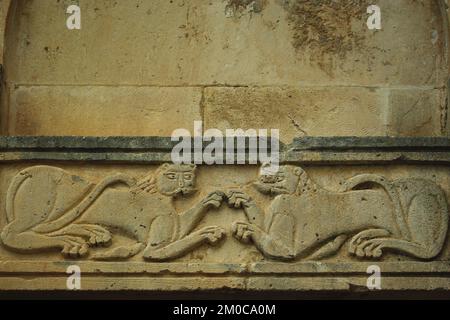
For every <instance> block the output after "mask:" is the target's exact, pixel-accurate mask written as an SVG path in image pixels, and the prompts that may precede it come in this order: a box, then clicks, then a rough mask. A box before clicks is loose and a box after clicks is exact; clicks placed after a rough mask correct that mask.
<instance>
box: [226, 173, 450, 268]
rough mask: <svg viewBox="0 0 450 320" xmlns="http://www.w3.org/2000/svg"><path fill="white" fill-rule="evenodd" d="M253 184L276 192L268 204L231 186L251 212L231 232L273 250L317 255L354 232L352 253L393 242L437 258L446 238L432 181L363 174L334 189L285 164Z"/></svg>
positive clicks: (376, 253) (375, 251) (269, 253)
mask: <svg viewBox="0 0 450 320" xmlns="http://www.w3.org/2000/svg"><path fill="white" fill-rule="evenodd" d="M255 186H256V188H257V189H258V190H259V191H260V192H262V193H264V194H270V195H273V196H274V199H273V201H272V202H271V205H270V206H269V208H267V210H266V212H264V211H263V210H261V209H260V208H259V207H258V206H257V205H256V204H255V203H254V201H252V199H251V198H250V197H249V196H248V195H246V194H245V193H244V192H242V191H241V190H231V191H229V192H228V194H227V196H228V198H229V203H230V205H232V206H234V207H236V208H243V209H244V211H245V213H246V216H247V218H248V221H247V222H236V223H235V224H234V226H233V234H234V236H235V237H236V238H237V239H238V240H240V241H241V242H243V243H250V242H252V243H254V244H255V245H256V247H257V248H258V249H259V250H260V251H261V252H262V253H263V254H264V255H265V256H266V257H269V258H273V259H280V260H294V259H302V258H305V259H311V260H318V259H322V258H325V257H328V256H331V255H333V254H336V253H337V252H338V251H339V250H340V248H341V247H342V246H343V244H344V243H345V242H346V241H347V240H350V243H349V251H350V253H351V254H353V255H356V256H357V257H361V258H380V257H381V256H382V255H383V253H384V252H385V251H391V250H392V251H396V252H400V253H403V254H407V255H409V256H412V257H414V258H419V259H432V258H434V257H436V256H437V255H438V254H439V253H440V252H441V250H442V247H443V245H444V242H445V240H446V236H447V229H448V214H449V212H448V207H447V202H446V198H445V194H444V192H443V190H441V188H440V187H439V186H437V185H436V184H435V183H433V182H431V181H427V180H423V179H405V180H398V181H393V182H390V181H387V180H386V179H385V178H383V177H381V176H378V175H372V174H363V175H359V176H356V177H354V178H352V179H350V180H349V181H346V182H345V183H344V184H343V185H342V189H341V190H338V191H328V190H325V189H324V188H322V187H320V186H318V185H316V184H315V183H314V182H313V181H311V179H310V178H309V177H308V175H307V173H306V172H305V171H304V170H303V169H302V168H300V167H295V166H283V167H281V169H280V170H279V171H278V173H277V174H276V175H272V176H265V175H262V176H260V178H259V181H258V182H256V183H255Z"/></svg>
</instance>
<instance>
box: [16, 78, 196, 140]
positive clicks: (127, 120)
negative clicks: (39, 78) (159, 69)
mask: <svg viewBox="0 0 450 320" xmlns="http://www.w3.org/2000/svg"><path fill="white" fill-rule="evenodd" d="M10 99H11V100H10V110H9V119H10V122H9V134H11V135H47V136H52V135H61V134H62V133H64V135H74V136H76V135H90V136H96V135H97V136H114V135H133V136H139V135H156V136H170V135H171V134H172V131H174V130H175V129H178V128H186V129H188V130H190V131H192V130H193V125H194V121H195V120H198V119H200V118H201V113H200V101H201V89H200V88H193V87H186V88H184V87H180V88H174V87H166V88H163V87H120V88H115V87H99V86H96V87H91V88H90V89H89V90H86V89H83V88H80V87H77V86H75V87H72V86H70V87H67V86H44V87H42V86H38V87H36V86H35V87H27V86H24V87H19V86H18V87H15V88H14V89H12V92H11V98H10ZM169 105H170V106H171V107H170V108H169V109H168V108H167V106H169ZM61 115H64V119H62V118H61ZM86 115H89V116H88V117H87V116H86ZM169 119H170V120H169ZM166 121H167V122H168V123H167V124H166V125H161V124H162V123H164V122H166Z"/></svg>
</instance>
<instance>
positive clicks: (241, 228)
mask: <svg viewBox="0 0 450 320" xmlns="http://www.w3.org/2000/svg"><path fill="white" fill-rule="evenodd" d="M254 231H255V229H254V227H253V226H252V225H251V224H249V223H246V222H239V221H238V222H235V223H234V224H233V236H234V237H235V238H236V239H237V240H239V241H240V242H242V243H250V241H251V238H252V234H253V232H254Z"/></svg>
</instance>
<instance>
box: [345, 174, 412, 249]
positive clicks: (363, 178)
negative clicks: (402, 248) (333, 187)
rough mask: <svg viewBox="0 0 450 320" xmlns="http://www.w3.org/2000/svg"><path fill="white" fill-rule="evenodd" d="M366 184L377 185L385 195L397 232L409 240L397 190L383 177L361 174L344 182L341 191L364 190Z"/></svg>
mask: <svg viewBox="0 0 450 320" xmlns="http://www.w3.org/2000/svg"><path fill="white" fill-rule="evenodd" d="M368 184H369V185H378V186H380V187H381V188H382V189H383V190H384V191H385V192H386V193H387V195H388V196H389V198H390V200H391V202H392V204H393V206H394V214H395V221H396V222H397V227H398V230H399V231H400V234H401V235H402V237H403V238H404V239H408V240H410V239H411V232H410V230H409V227H408V223H407V215H406V213H405V212H404V211H403V209H402V205H401V203H400V197H399V195H398V192H397V189H396V188H395V185H394V184H393V183H391V182H389V181H388V180H387V179H386V178H385V177H383V176H379V175H376V174H362V175H359V176H356V177H354V178H352V179H349V180H348V181H346V182H345V183H344V185H343V191H344V192H348V191H351V190H356V189H358V188H364V189H365V188H366V187H367V185H368Z"/></svg>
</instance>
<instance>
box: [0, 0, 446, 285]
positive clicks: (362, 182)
mask: <svg viewBox="0 0 450 320" xmlns="http://www.w3.org/2000/svg"><path fill="white" fill-rule="evenodd" d="M77 3H79V5H80V7H81V12H82V16H81V17H82V29H81V30H68V29H67V28H66V23H65V22H66V21H65V20H66V18H67V16H68V15H67V14H66V9H67V7H68V6H69V5H70V4H73V2H72V1H69V0H46V1H44V0H40V1H29V0H20V1H19V0H18V1H14V2H11V1H6V0H0V52H1V53H0V64H1V65H2V70H3V74H2V76H1V92H0V96H1V103H0V104H1V111H0V118H1V119H0V124H1V131H2V133H3V134H4V135H5V136H2V137H0V292H2V291H9V290H67V289H68V287H67V279H68V276H69V275H68V274H67V270H68V267H70V266H78V267H79V268H80V270H81V286H82V289H83V290H155V291H161V290H162V291H179V290H182V291H184V290H207V289H238V290H255V291H261V290H264V291H265V290H267V291H270V290H288V291H311V290H317V291H352V290H355V288H356V289H358V290H366V288H367V287H366V285H367V278H368V276H369V275H368V274H367V268H368V267H369V266H374V265H375V266H378V267H379V268H380V271H381V275H382V281H381V288H382V289H383V290H386V291H390V290H404V291H415V290H424V291H431V290H445V291H449V290H450V244H449V241H448V239H449V232H448V226H449V213H450V211H449V210H450V167H449V165H450V139H449V137H450V117H449V109H448V75H449V63H448V59H449V53H448V40H449V36H448V27H449V26H448V16H447V15H448V13H447V11H448V10H447V8H446V7H445V2H444V1H441V0H414V1H413V0H395V1H389V0H378V1H376V4H377V5H379V6H380V8H381V9H382V30H379V31H373V30H368V28H367V26H366V20H367V17H368V14H367V13H366V9H367V7H368V5H370V4H373V1H368V0H345V1H344V0H342V1H338V2H336V1H331V0H323V1H301V0H287V1H284V0H283V1H281V0H254V1H250V0H225V1H203V0H173V1H165V0H164V1H163V0H158V1H155V0H137V1H134V2H133V4H130V2H127V1H109V0H80V1H78V2H77ZM199 120H202V121H204V129H209V128H217V129H219V130H225V129H237V128H242V129H250V128H252V129H279V130H280V137H281V141H282V144H281V151H280V152H281V153H280V160H281V167H280V170H279V171H278V172H277V173H276V174H274V175H267V174H262V173H261V171H260V169H261V166H260V165H226V166H225V165H224V166H220V165H213V166H207V165H204V164H202V165H197V166H194V165H190V164H184V165H175V164H173V163H171V150H172V147H173V146H174V142H171V141H170V138H169V137H170V135H171V133H172V132H173V130H175V129H179V128H186V129H188V130H189V131H191V132H192V129H193V124H194V121H199ZM14 136H18V137H14ZM40 136H44V137H40ZM58 136H59V137H58ZM65 136H73V137H65ZM113 136H117V137H113ZM131 136H136V137H131ZM151 136H154V137H151ZM204 147H205V145H204V146H203V148H204ZM367 290H368V289H367Z"/></svg>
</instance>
